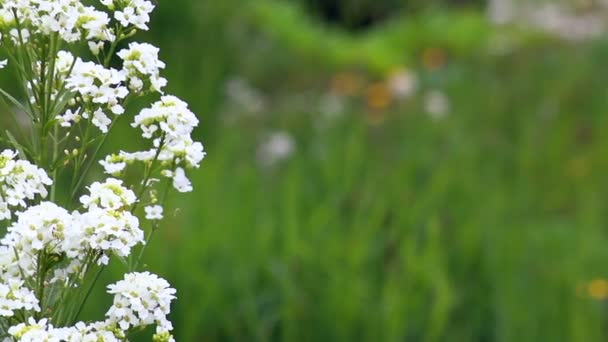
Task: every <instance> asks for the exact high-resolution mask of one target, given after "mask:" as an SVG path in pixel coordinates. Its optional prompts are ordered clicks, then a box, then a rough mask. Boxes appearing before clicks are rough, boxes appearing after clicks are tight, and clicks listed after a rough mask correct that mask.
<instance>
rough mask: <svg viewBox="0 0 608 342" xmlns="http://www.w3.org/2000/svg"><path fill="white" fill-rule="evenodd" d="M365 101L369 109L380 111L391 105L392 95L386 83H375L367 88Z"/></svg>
mask: <svg viewBox="0 0 608 342" xmlns="http://www.w3.org/2000/svg"><path fill="white" fill-rule="evenodd" d="M366 100H367V105H368V107H370V108H371V109H375V110H382V109H386V107H388V106H389V105H390V104H391V102H392V101H393V95H392V92H391V90H390V88H389V87H388V85H387V84H386V83H384V82H377V83H373V84H371V85H370V86H369V87H367V90H366Z"/></svg>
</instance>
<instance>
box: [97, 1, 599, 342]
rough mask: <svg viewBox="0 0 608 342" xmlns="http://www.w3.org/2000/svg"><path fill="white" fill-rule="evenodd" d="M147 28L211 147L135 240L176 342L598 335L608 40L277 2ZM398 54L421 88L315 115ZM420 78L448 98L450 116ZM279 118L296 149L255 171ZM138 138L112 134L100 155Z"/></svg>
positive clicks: (107, 276)
mask: <svg viewBox="0 0 608 342" xmlns="http://www.w3.org/2000/svg"><path fill="white" fill-rule="evenodd" d="M361 3H364V2H361ZM374 3H376V2H369V4H374ZM315 4H319V2H315V1H312V0H311V1H309V5H315ZM153 20H154V24H153V25H151V26H152V31H151V32H149V33H148V34H146V39H148V40H150V41H151V42H153V43H155V44H157V45H159V46H160V47H161V56H162V58H163V59H164V60H165V61H166V62H167V65H168V69H167V72H166V76H167V78H168V79H169V80H170V83H169V87H168V91H169V92H171V93H175V94H177V95H178V96H180V97H182V98H184V99H185V100H187V101H189V102H190V104H191V107H192V109H193V110H194V111H195V112H197V113H198V114H199V115H200V119H201V128H200V130H199V131H197V137H198V138H200V139H201V140H203V141H204V142H205V143H206V149H207V151H208V153H209V155H208V158H207V159H206V160H205V162H204V166H203V167H202V168H201V169H200V170H199V171H195V172H193V173H192V176H193V180H194V185H195V189H196V190H195V192H194V193H192V194H189V195H187V196H174V198H173V200H172V203H171V206H172V207H173V208H179V209H175V210H173V211H170V213H169V215H167V216H168V217H167V218H166V220H165V223H166V227H167V228H166V229H165V230H164V231H162V233H161V234H159V235H158V236H157V239H156V240H154V241H153V242H152V244H151V246H150V248H149V249H148V254H147V261H148V266H149V268H150V269H151V270H153V271H155V272H157V273H159V274H161V275H163V276H165V277H166V278H168V279H169V280H170V282H171V283H172V284H173V285H174V286H175V287H176V288H177V289H178V294H179V299H178V301H176V303H175V304H174V307H173V320H174V322H175V328H176V337H177V338H178V340H179V341H531V342H536V341H584V342H587V341H602V340H605V339H606V338H607V337H608V336H607V333H606V327H607V326H606V324H607V323H606V320H607V319H608V315H607V306H606V298H608V282H606V280H605V279H608V268H607V267H606V260H607V258H608V248H607V246H608V235H607V233H608V230H607V229H608V228H607V227H608V216H607V215H606V213H607V209H608V208H606V205H607V203H608V191H607V190H606V189H608V178H607V177H606V171H608V135H606V134H604V133H603V128H604V127H607V125H608V116H607V115H606V109H607V108H608V97H606V86H605V85H606V84H608V75H607V74H606V73H605V72H603V70H604V66H605V61H606V60H607V59H608V41H604V40H598V41H593V42H589V43H577V44H576V45H573V44H566V43H562V42H559V41H557V40H554V39H551V38H548V37H546V36H544V35H542V34H538V33H535V32H528V31H523V30H521V29H518V28H501V29H499V28H494V27H492V26H491V25H489V24H488V23H487V22H486V21H485V19H484V18H483V13H482V12H468V11H467V12H459V11H458V12H442V11H432V12H424V11H422V12H421V13H417V14H416V13H414V14H411V16H407V17H405V19H404V18H401V19H400V18H392V19H391V20H387V21H386V22H384V23H382V24H380V25H378V26H374V27H372V28H370V29H369V30H366V31H358V32H356V33H352V32H348V30H346V29H342V28H339V27H332V26H331V25H327V23H323V22H322V21H320V19H318V18H315V16H314V15H311V14H310V13H309V12H306V11H305V10H304V9H303V7H301V6H299V5H295V4H294V3H293V2H281V1H278V0H277V1H266V0H260V1H253V2H248V1H243V2H240V1H236V0H232V1H200V0H172V1H170V2H169V1H163V0H161V1H160V3H159V8H158V12H157V13H156V14H155V16H154V18H153ZM399 68H406V69H408V70H416V72H417V74H418V76H419V85H418V88H419V90H418V92H417V93H416V94H415V95H414V96H412V97H411V98H408V99H407V100H406V101H403V102H400V103H396V102H397V101H396V100H395V99H390V101H391V104H390V105H388V106H386V107H383V108H381V109H378V108H370V107H369V103H368V102H369V98H367V97H369V96H370V92H369V91H368V92H366V90H365V89H366V88H365V87H366V86H365V85H362V86H361V88H363V90H354V91H353V94H349V95H345V98H346V100H345V101H346V103H347V104H346V105H345V107H344V109H343V110H342V111H341V112H342V114H341V115H340V116H338V117H335V118H333V119H331V120H330V121H328V122H326V121H325V120H327V118H325V117H324V115H323V114H322V112H323V111H324V110H323V108H322V106H320V103H321V102H322V101H321V100H322V99H323V98H325V97H326V96H328V94H329V95H332V94H333V93H332V92H333V91H334V90H332V85H331V84H332V79H335V76H336V75H343V74H345V73H346V74H348V75H358V76H352V77H351V79H354V80H356V79H358V77H359V78H363V79H365V80H367V81H362V82H363V83H366V82H367V83H371V84H375V83H377V82H382V80H384V78H385V77H388V75H389V74H390V73H391V72H392V71H393V70H395V69H399ZM235 76H238V77H240V78H244V79H247V80H249V81H250V82H251V83H252V84H253V85H255V87H256V88H257V89H258V90H259V92H260V93H261V94H264V101H265V102H264V103H265V107H264V109H263V110H262V111H261V113H258V114H257V115H246V114H243V115H240V116H239V113H240V112H246V111H245V110H244V109H243V110H240V111H239V110H238V109H237V110H232V111H231V112H235V113H236V114H237V117H236V119H232V120H227V112H228V109H226V108H230V106H229V105H228V104H229V102H230V101H231V99H230V97H229V96H227V95H226V92H225V88H226V82H227V81H228V80H229V79H231V78H233V77H235ZM355 83H356V82H355ZM367 89H369V88H367ZM433 89H439V90H441V91H442V92H444V93H445V94H446V96H447V97H448V98H449V100H450V110H449V115H448V116H447V117H445V118H443V119H441V120H434V119H433V118H431V117H429V115H427V113H426V111H427V110H426V109H425V100H424V96H422V95H423V94H424V93H425V91H428V90H433ZM371 94H372V95H373V94H375V92H371ZM366 101H367V102H366ZM393 102H394V103H393ZM227 103H228V104H227ZM233 114H234V113H233ZM125 124H126V122H125ZM277 130H279V131H286V132H289V133H290V134H291V135H293V137H294V139H295V143H296V148H295V151H294V153H293V155H291V156H290V157H289V159H287V160H285V161H283V162H282V163H279V164H277V165H275V166H273V167H265V166H263V165H260V162H259V160H258V157H259V148H258V146H259V144H260V142H261V141H263V139H264V137H265V136H266V135H267V134H268V133H269V132H272V131H277ZM129 143H132V142H130V138H129V135H128V130H126V128H125V129H124V130H122V131H119V133H118V134H117V136H116V139H114V140H113V141H111V142H110V144H109V145H108V146H107V148H108V150H115V149H117V148H125V145H126V144H129ZM119 271H121V270H120V265H117V266H116V269H114V270H110V271H109V272H106V273H104V274H103V277H104V281H103V282H102V284H107V283H109V282H110V281H112V280H114V279H116V277H117V274H118V272H119ZM102 287H103V285H101V286H100V288H99V289H97V290H96V291H95V293H96V297H95V298H94V303H92V304H94V305H92V306H91V308H90V310H89V311H88V312H87V313H86V314H87V315H88V316H90V317H96V318H99V315H100V314H103V312H104V311H105V308H106V307H107V306H108V303H107V301H108V300H109V297H108V296H105V295H103V293H104V291H103V288H102ZM142 340H145V339H144V338H142Z"/></svg>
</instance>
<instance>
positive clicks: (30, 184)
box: [0, 150, 53, 219]
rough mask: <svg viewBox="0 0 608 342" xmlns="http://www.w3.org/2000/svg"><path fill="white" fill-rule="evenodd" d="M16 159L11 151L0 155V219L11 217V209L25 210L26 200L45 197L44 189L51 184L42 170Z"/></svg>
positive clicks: (14, 153)
mask: <svg viewBox="0 0 608 342" xmlns="http://www.w3.org/2000/svg"><path fill="white" fill-rule="evenodd" d="M16 157H17V153H16V152H15V151H12V150H4V151H3V152H2V153H0V194H2V196H0V219H8V218H10V217H11V209H10V208H11V207H21V208H25V207H26V206H27V202H26V200H33V199H34V198H35V197H36V196H40V197H42V198H44V197H46V195H47V193H48V192H47V190H46V187H47V186H49V185H51V184H52V183H53V182H52V181H51V179H50V178H49V176H48V175H47V174H46V172H45V171H44V170H43V169H40V168H38V167H37V166H35V165H33V164H31V163H30V162H28V161H25V160H15V158H16Z"/></svg>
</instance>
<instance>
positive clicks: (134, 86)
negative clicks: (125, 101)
mask: <svg viewBox="0 0 608 342" xmlns="http://www.w3.org/2000/svg"><path fill="white" fill-rule="evenodd" d="M158 51H159V50H158V48H157V47H155V46H153V45H151V44H148V43H141V44H140V43H131V44H129V48H128V49H123V50H120V51H119V52H118V54H117V55H118V57H120V58H121V59H122V60H123V61H124V63H123V71H124V73H125V74H126V75H128V78H129V82H130V85H129V88H130V89H131V90H133V91H134V92H139V91H140V90H141V89H142V88H143V84H144V82H148V83H149V86H150V90H151V91H155V92H162V88H163V87H164V86H165V85H166V84H167V80H166V79H164V78H162V77H160V69H164V68H165V63H163V62H162V61H161V60H159V59H158Z"/></svg>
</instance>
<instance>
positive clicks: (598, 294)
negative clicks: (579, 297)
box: [587, 279, 608, 300]
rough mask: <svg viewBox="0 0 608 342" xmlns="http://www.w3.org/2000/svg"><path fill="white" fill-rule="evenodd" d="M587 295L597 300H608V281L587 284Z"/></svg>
mask: <svg viewBox="0 0 608 342" xmlns="http://www.w3.org/2000/svg"><path fill="white" fill-rule="evenodd" d="M587 294H588V295H589V297H591V298H593V299H596V300H604V299H608V280H605V279H595V280H592V281H591V282H589V284H587Z"/></svg>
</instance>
